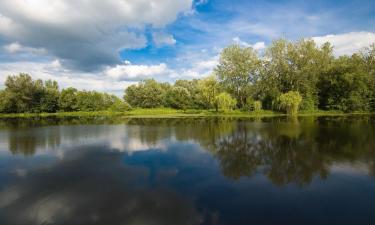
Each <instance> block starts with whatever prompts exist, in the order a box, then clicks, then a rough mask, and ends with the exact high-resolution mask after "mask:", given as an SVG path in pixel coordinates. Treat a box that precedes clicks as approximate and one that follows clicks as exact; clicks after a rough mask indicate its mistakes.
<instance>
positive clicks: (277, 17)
mask: <svg viewBox="0 0 375 225" xmlns="http://www.w3.org/2000/svg"><path fill="white" fill-rule="evenodd" d="M277 38H286V39H289V40H298V39H301V38H313V39H314V40H315V41H316V42H317V44H321V43H323V42H325V41H330V42H331V43H332V44H333V45H334V46H335V54H336V55H337V56H339V55H343V54H351V53H353V52H355V51H358V50H359V49H361V48H363V47H366V46H368V45H369V44H370V43H373V42H375V1H348V0H342V1H340V0H333V1H319V0H318V1H290V0H289V1H287V0H283V1H275V0H273V1H271V0H269V1H252V0H248V1H246V0H232V1H229V0H195V1H193V2H192V0H108V1H99V0H93V1H90V2H88V1H84V0H76V1H71V0H55V1H53V3H51V1H48V0H28V1H23V0H2V1H1V2H0V82H1V83H3V81H4V80H5V78H6V76H7V75H9V74H17V73H19V72H28V73H30V74H31V75H32V76H33V77H34V78H41V79H54V80H57V81H59V83H60V85H61V87H67V86H75V87H77V88H80V89H97V90H100V91H108V92H112V93H116V94H119V95H121V93H122V91H123V89H124V88H125V87H126V86H128V85H130V84H133V83H135V82H137V81H139V80H142V79H146V78H155V79H157V80H160V81H170V82H171V81H174V80H176V79H193V78H201V77H204V76H206V75H208V74H210V73H211V71H212V69H213V68H214V67H215V65H216V63H217V59H218V55H219V53H220V51H221V50H222V48H224V47H225V46H227V45H229V44H232V43H237V44H240V45H242V46H244V47H253V48H254V49H256V50H258V52H259V53H260V54H261V53H262V51H263V50H264V49H265V48H266V47H267V46H268V45H269V44H270V43H271V41H272V40H274V39H277Z"/></svg>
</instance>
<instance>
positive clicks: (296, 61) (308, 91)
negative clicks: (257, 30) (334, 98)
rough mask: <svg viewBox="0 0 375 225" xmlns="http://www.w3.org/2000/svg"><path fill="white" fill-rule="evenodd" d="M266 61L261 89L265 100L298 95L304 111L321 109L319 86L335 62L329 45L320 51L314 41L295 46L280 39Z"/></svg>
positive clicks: (320, 48)
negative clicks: (293, 93) (296, 93)
mask: <svg viewBox="0 0 375 225" xmlns="http://www.w3.org/2000/svg"><path fill="white" fill-rule="evenodd" d="M265 58H266V59H267V60H266V61H265V63H264V64H265V68H264V71H263V74H262V83H264V85H262V86H261V88H262V89H261V92H263V96H270V97H271V99H272V98H276V97H277V96H278V95H279V94H280V93H286V92H288V91H298V92H299V93H300V94H301V95H302V97H303V102H302V105H301V107H302V108H303V109H309V110H311V109H314V108H316V107H317V106H318V88H317V84H318V82H319V79H320V77H321V75H322V74H324V73H326V71H327V70H329V68H330V65H331V63H332V61H333V59H334V57H333V53H332V46H331V45H330V44H329V43H326V44H324V45H322V46H321V47H318V46H317V45H316V44H315V42H314V41H313V40H306V39H303V40H300V41H298V42H294V43H293V42H288V41H286V40H284V39H280V40H276V41H274V42H273V43H272V44H271V45H270V46H269V47H268V48H267V50H266V57H265ZM265 93H267V94H265ZM266 105H267V104H266Z"/></svg>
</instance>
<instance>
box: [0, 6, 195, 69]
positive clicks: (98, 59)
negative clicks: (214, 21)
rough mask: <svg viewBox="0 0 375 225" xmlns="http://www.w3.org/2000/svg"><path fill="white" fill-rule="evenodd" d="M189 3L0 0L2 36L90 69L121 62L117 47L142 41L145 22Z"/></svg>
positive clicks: (163, 19) (168, 16)
mask: <svg viewBox="0 0 375 225" xmlns="http://www.w3.org/2000/svg"><path fill="white" fill-rule="evenodd" d="M191 7H192V0H179V1H176V0H106V1H101V0H92V1H87V0H75V1H71V0H54V1H53V2H51V1H50V0H28V1H24V0H1V1H0V39H1V40H2V41H5V42H6V43H7V44H9V43H13V42H17V43H19V44H20V45H24V46H28V47H30V48H44V49H46V50H47V51H48V52H49V54H51V56H53V57H57V58H59V59H60V61H61V62H62V63H64V64H69V65H71V66H75V67H77V68H79V69H81V70H87V71H88V70H91V71H92V70H95V69H98V68H100V66H108V65H115V64H118V63H120V57H119V55H118V52H119V51H120V50H123V49H134V48H142V47H145V45H146V44H147V40H146V37H145V35H144V28H145V26H146V25H151V26H152V27H153V28H163V27H164V26H165V25H167V24H169V23H171V22H173V21H174V20H175V19H176V18H177V16H178V15H179V13H183V12H185V11H189V10H190V9H191ZM167 41H169V43H170V42H171V39H169V40H167Z"/></svg>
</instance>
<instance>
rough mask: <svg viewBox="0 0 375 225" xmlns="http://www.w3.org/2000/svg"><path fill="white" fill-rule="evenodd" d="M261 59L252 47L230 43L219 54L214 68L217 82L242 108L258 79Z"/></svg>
mask: <svg viewBox="0 0 375 225" xmlns="http://www.w3.org/2000/svg"><path fill="white" fill-rule="evenodd" d="M260 66H261V61H260V60H259V58H258V55H257V53H256V52H255V51H254V50H253V49H252V48H242V47H241V46H239V45H231V46H229V47H227V48H225V49H224V50H223V51H222V52H221V55H220V59H219V65H218V66H217V67H216V69H215V73H216V74H217V76H218V79H219V82H220V83H221V84H222V86H223V87H224V89H225V90H226V91H227V92H228V93H230V94H231V95H233V96H234V97H235V98H236V100H237V104H238V107H240V108H242V107H243V106H244V105H245V103H246V98H247V97H248V96H250V95H252V94H253V90H252V88H253V85H254V84H255V83H256V82H257V81H258V80H259V75H260V74H259V71H260Z"/></svg>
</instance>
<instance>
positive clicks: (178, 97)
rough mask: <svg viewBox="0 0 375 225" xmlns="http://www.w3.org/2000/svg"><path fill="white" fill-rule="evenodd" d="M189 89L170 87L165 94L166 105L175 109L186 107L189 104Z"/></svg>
mask: <svg viewBox="0 0 375 225" xmlns="http://www.w3.org/2000/svg"><path fill="white" fill-rule="evenodd" d="M190 100H191V96H190V93H189V91H188V90H187V89H186V88H184V87H181V86H175V87H172V88H171V89H170V90H169V91H168V92H167V95H166V101H167V103H168V105H169V106H170V107H172V108H175V109H186V108H188V106H189V105H190Z"/></svg>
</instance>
